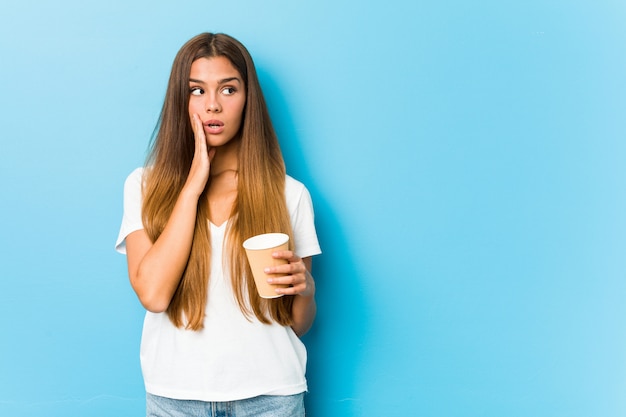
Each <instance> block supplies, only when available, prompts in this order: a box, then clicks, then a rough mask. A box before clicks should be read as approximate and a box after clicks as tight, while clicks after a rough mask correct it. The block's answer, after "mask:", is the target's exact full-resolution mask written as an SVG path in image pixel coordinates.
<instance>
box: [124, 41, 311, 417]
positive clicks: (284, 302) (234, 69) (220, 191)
mask: <svg viewBox="0 0 626 417" xmlns="http://www.w3.org/2000/svg"><path fill="white" fill-rule="evenodd" d="M156 132H157V133H156V137H155V140H154V142H153V144H152V149H151V153H150V156H149V158H148V162H147V164H146V168H140V169H137V170H135V171H134V172H133V173H131V175H130V176H129V177H128V179H127V180H126V183H125V187H124V216H123V220H122V227H121V230H120V234H119V237H118V240H117V245H116V248H117V250H118V251H120V252H122V253H126V254H127V259H128V273H129V277H130V282H131V285H132V287H133V289H134V290H135V292H136V293H137V296H138V298H139V300H140V301H141V303H142V305H143V306H144V307H145V308H146V310H147V313H146V318H145V322H144V329H143V334H142V342H141V364H142V372H143V375H144V382H145V386H146V391H147V406H146V408H147V415H148V416H165V415H167V416H179V415H180V416H189V415H214V414H215V413H226V414H220V415H233V416H248V415H254V416H263V415H268V416H274V417H275V416H282V415H285V416H299V415H304V406H303V396H304V392H305V391H306V380H305V377H304V374H305V367H306V350H305V348H304V345H303V344H302V342H301V341H300V340H299V338H298V336H301V335H303V334H304V333H305V332H306V331H307V330H308V329H309V328H310V326H311V324H312V322H313V319H314V317H315V313H316V304H315V298H314V296H315V282H314V280H313V277H312V276H311V274H310V270H311V256H313V255H317V254H319V253H320V248H319V244H318V240H317V236H316V233H315V227H314V224H313V208H312V204H311V200H310V196H309V193H308V191H307V190H306V188H305V187H304V186H303V185H302V184H301V183H299V182H297V181H296V180H294V179H293V178H291V177H289V176H287V175H286V173H285V166H284V161H283V158H282V155H281V152H280V148H279V145H278V141H277V139H276V134H275V132H274V129H273V127H272V124H271V121H270V118H269V113H268V110H267V107H266V105H265V101H264V99H263V94H262V92H261V88H260V86H259V82H258V79H257V75H256V70H255V67H254V64H253V61H252V58H251V57H250V55H249V53H248V51H247V50H246V48H245V47H244V46H243V45H242V44H241V43H240V42H238V41H237V40H235V39H233V38H232V37H230V36H227V35H224V34H210V33H204V34H201V35H198V36H196V37H194V38H193V39H191V40H190V41H188V42H187V43H186V44H185V45H184V46H183V47H182V48H181V50H180V51H179V52H178V54H177V56H176V58H175V60H174V63H173V66H172V72H171V75H170V80H169V83H168V87H167V92H166V96H165V102H164V105H163V109H162V111H161V116H160V118H159V124H158V126H157V131H156ZM268 232H282V233H286V234H288V235H289V236H290V250H288V251H280V252H276V253H274V255H273V256H274V257H275V258H282V259H285V260H287V261H288V262H287V263H286V264H285V265H281V266H275V267H268V268H267V269H266V272H267V273H269V274H276V275H275V276H274V277H273V278H271V279H270V280H269V281H270V282H271V283H274V284H287V287H283V288H280V289H277V290H276V293H277V296H281V297H278V298H274V299H263V298H261V297H260V296H259V295H258V293H257V291H256V288H255V284H254V281H253V278H252V276H251V271H250V267H249V265H248V263H247V260H246V258H245V253H244V251H243V248H242V243H243V241H244V240H245V239H247V238H249V237H251V236H254V235H258V234H261V233H268ZM204 410H207V411H204ZM207 412H208V413H211V412H212V413H213V414H207ZM264 413H265V414H264Z"/></svg>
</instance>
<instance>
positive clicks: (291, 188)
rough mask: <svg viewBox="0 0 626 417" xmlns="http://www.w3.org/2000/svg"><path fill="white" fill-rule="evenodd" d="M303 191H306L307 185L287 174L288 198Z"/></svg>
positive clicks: (286, 188)
mask: <svg viewBox="0 0 626 417" xmlns="http://www.w3.org/2000/svg"><path fill="white" fill-rule="evenodd" d="M303 191H306V187H305V186H304V184H302V183H301V182H300V181H298V180H297V179H295V178H293V177H291V176H289V175H287V176H286V178H285V195H286V196H287V198H289V197H290V196H292V197H293V196H298V197H299V196H300V195H301V194H302V192H303Z"/></svg>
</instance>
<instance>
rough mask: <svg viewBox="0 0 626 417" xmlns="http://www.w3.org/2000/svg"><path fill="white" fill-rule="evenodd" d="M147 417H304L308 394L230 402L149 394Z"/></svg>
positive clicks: (261, 397)
mask: <svg viewBox="0 0 626 417" xmlns="http://www.w3.org/2000/svg"><path fill="white" fill-rule="evenodd" d="M146 416H147V417H201V416H202V417H304V393H300V394H296V395H284V396H283V395H261V396H259V397H254V398H248V399H245V400H238V401H229V402H205V401H196V400H174V399H172V398H166V397H159V396H157V395H152V394H150V393H148V394H147V395H146Z"/></svg>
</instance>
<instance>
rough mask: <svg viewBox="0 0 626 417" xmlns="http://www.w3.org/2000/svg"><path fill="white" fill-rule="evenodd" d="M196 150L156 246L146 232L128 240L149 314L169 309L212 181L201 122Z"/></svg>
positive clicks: (131, 270)
mask: <svg viewBox="0 0 626 417" xmlns="http://www.w3.org/2000/svg"><path fill="white" fill-rule="evenodd" d="M193 126H194V132H195V133H196V135H195V139H196V147H195V154H194V158H193V162H192V164H191V169H190V171H189V176H188V178H187V181H186V183H185V185H184V186H183V189H182V191H181V192H180V195H179V196H178V200H177V201H176V204H175V205H174V210H173V211H172V214H171V216H170V218H169V220H168V221H167V224H166V225H165V228H164V229H163V232H162V233H161V235H160V236H159V238H158V239H157V240H156V241H155V242H154V244H153V243H152V242H151V241H150V239H149V238H148V235H147V234H146V232H145V231H144V230H138V231H136V232H133V233H131V234H130V235H128V236H127V237H126V252H127V258H128V275H129V277H130V283H131V286H132V287H133V290H135V292H136V293H137V297H138V298H139V301H140V302H141V304H142V305H143V306H144V307H145V308H146V309H147V310H149V311H152V312H162V311H165V310H166V309H167V307H168V306H169V303H170V301H171V299H172V296H173V295H174V292H175V291H176V288H177V287H178V283H179V282H180V279H181V277H182V274H183V272H184V270H185V267H186V265H187V261H188V259H189V253H190V252H191V243H192V241H193V234H194V229H195V222H196V214H197V208H198V199H199V197H200V195H201V194H202V192H203V190H204V187H205V185H206V182H207V180H208V177H209V168H210V159H211V158H212V157H213V155H214V153H215V150H214V149H211V150H210V151H209V150H208V149H207V145H206V139H205V136H204V132H203V128H202V125H201V124H200V122H199V119H198V118H197V117H195V116H194V118H193Z"/></svg>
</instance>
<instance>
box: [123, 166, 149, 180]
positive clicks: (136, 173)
mask: <svg viewBox="0 0 626 417" xmlns="http://www.w3.org/2000/svg"><path fill="white" fill-rule="evenodd" d="M144 169H145V168H144V167H139V168H135V169H134V170H133V171H132V172H131V173H130V174H128V177H126V182H127V183H128V182H135V183H136V182H141V179H142V178H143V172H144Z"/></svg>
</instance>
